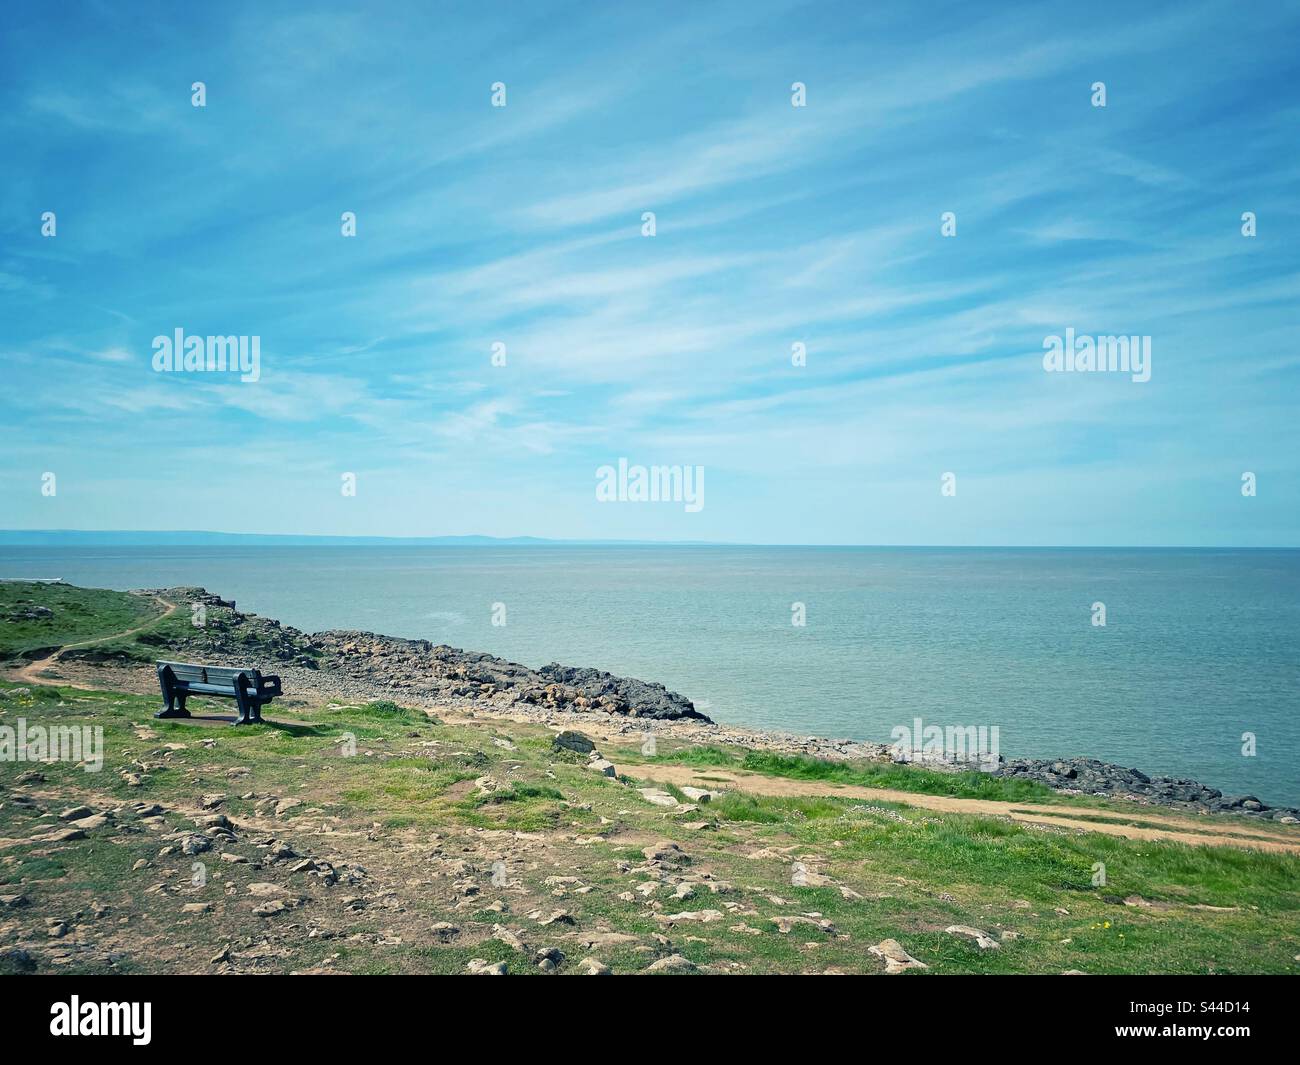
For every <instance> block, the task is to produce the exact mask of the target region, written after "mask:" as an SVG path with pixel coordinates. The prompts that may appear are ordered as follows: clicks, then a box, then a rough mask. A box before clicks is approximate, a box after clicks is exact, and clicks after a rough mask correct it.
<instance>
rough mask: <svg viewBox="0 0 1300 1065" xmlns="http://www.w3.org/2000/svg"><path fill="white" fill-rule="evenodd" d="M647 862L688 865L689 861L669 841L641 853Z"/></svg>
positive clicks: (678, 848) (684, 854)
mask: <svg viewBox="0 0 1300 1065" xmlns="http://www.w3.org/2000/svg"><path fill="white" fill-rule="evenodd" d="M641 853H642V854H644V855H645V860H646V861H647V862H666V863H670V864H672V865H690V863H691V859H690V858H689V857H688V856H687V854H686V852H685V851H683V850H682V849H681V847H679V846H677V844H676V843H673V842H672V841H671V840H663V841H662V842H660V843H655V844H653V845H652V846H649V847H646V848H644V849H643V850H642V851H641Z"/></svg>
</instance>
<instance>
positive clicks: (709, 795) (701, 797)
mask: <svg viewBox="0 0 1300 1065" xmlns="http://www.w3.org/2000/svg"><path fill="white" fill-rule="evenodd" d="M682 794H683V795H685V796H686V797H687V798H688V799H690V800H691V802H699V803H705V802H711V801H712V800H713V792H711V791H706V790H705V789H704V788H686V787H684V788H682Z"/></svg>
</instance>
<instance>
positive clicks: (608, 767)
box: [587, 758, 618, 780]
mask: <svg viewBox="0 0 1300 1065" xmlns="http://www.w3.org/2000/svg"><path fill="white" fill-rule="evenodd" d="M587 768H588V769H591V770H594V771H595V772H597V773H599V774H600V775H601V776H605V777H612V778H613V779H614V780H617V779H618V770H617V769H616V768H615V767H614V763H613V762H611V761H610V760H609V759H608V758H593V759H592V760H591V761H590V762H588V763H587Z"/></svg>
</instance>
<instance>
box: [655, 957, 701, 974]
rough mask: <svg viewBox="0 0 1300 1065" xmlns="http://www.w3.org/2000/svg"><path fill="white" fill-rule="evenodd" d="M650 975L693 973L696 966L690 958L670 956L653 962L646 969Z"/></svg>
mask: <svg viewBox="0 0 1300 1065" xmlns="http://www.w3.org/2000/svg"><path fill="white" fill-rule="evenodd" d="M645 971H646V972H648V973H693V972H695V971H696V966H695V963H694V962H693V961H691V960H690V959H689V958H683V957H682V956H681V955H680V954H669V955H668V957H666V958H660V959H659V960H658V961H657V962H653V963H652V964H650V965H648V966H647V967H646V969H645Z"/></svg>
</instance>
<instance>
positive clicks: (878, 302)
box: [0, 2, 1300, 545]
mask: <svg viewBox="0 0 1300 1065" xmlns="http://www.w3.org/2000/svg"><path fill="white" fill-rule="evenodd" d="M1138 7H1139V6H1138V5H1132V4H1129V3H1125V4H1097V5H1078V4H1073V3H1062V4H1043V5H1035V6H1034V7H1033V8H1032V9H1027V10H1025V11H1021V12H1015V13H1003V14H998V13H996V12H995V11H994V10H993V9H992V8H990V7H989V6H988V5H978V4H969V3H952V4H930V5H921V6H918V5H915V4H904V3H899V4H887V3H882V4H875V3H873V4H857V3H854V4H826V3H822V4H794V3H789V4H784V3H777V4H761V3H748V2H747V3H743V4H735V5H726V4H700V3H692V4H681V5H674V4H653V5H633V4H608V5H606V4H601V5H596V4H590V3H574V4H519V5H514V4H509V5H484V4H473V5H471V4H465V5H456V6H445V7H444V6H440V7H438V8H437V9H433V8H431V7H430V5H427V4H419V3H412V4H409V5H408V4H367V5H362V4H355V5H334V6H331V5H322V4H314V5H311V9H310V10H308V9H307V8H306V7H305V6H304V7H303V8H302V10H301V12H300V13H297V14H294V13H292V11H293V8H292V6H291V5H288V4H266V3H256V4H241V3H229V4H221V5H208V6H206V7H205V8H204V9H202V10H198V9H195V8H194V7H193V5H187V6H186V9H184V10H182V9H181V8H180V7H178V6H177V5H174V4H158V5H146V4H133V5H110V4H99V3H90V4H44V3H41V4H38V3H16V4H13V5H9V6H8V7H7V8H6V29H5V33H4V35H3V38H0V126H2V127H3V131H2V132H3V143H4V146H5V148H4V153H3V158H2V159H0V194H2V204H3V206H2V209H0V319H2V320H3V322H4V330H3V333H2V334H0V358H2V359H3V366H4V379H5V388H4V389H3V390H2V392H0V499H2V500H3V509H0V527H8V528H83V529H97V528H99V529H112V528H149V529H168V528H208V529H219V530H229V531H254V532H281V533H331V534H377V535H394V536H401V535H420V536H424V535H440V534H465V533H483V534H489V535H502V536H508V535H536V536H553V537H601V538H604V537H629V538H664V539H717V540H731V541H737V540H739V541H750V542H762V543H898V544H1084V545H1087V544H1096V545H1103V544H1239V545H1297V544H1300V487H1298V482H1297V477H1298V475H1300V462H1298V459H1297V456H1298V455H1300V448H1298V447H1297V435H1298V434H1297V428H1296V426H1297V422H1298V421H1300V419H1298V418H1297V404H1298V401H1300V350H1298V348H1297V337H1300V331H1298V330H1297V325H1300V320H1298V319H1300V311H1298V310H1297V308H1298V307H1300V302H1298V300H1297V297H1298V296H1300V253H1298V251H1297V249H1300V202H1298V201H1297V188H1298V187H1300V152H1297V129H1298V128H1300V99H1298V98H1300V77H1298V76H1297V75H1298V74H1300V71H1298V70H1297V66H1298V65H1300V60H1298V59H1297V57H1296V54H1295V40H1296V37H1297V29H1300V8H1298V7H1297V5H1295V4H1291V3H1269V4H1258V5H1250V6H1249V7H1247V8H1243V7H1241V6H1238V5H1230V4H1227V3H1217V4H1196V3H1176V4H1165V5H1161V4H1152V5H1141V8H1142V9H1141V10H1139V9H1138ZM123 9H125V10H128V11H129V12H130V13H129V14H126V15H123V14H122V13H121V10H123ZM195 81H203V82H204V83H205V84H206V87H207V106H206V107H204V108H196V107H193V106H192V105H191V89H190V87H191V84H192V83H193V82H195ZM497 81H501V82H504V83H505V85H506V87H507V106H506V107H504V108H494V107H492V106H491V100H490V91H491V90H490V86H491V85H492V83H493V82H497ZM796 81H800V82H803V83H805V84H806V86H807V106H806V107H803V108H795V107H792V106H791V85H792V83H793V82H796ZM1096 81H1102V82H1104V83H1105V85H1106V96H1107V106H1106V107H1105V108H1098V107H1094V106H1092V101H1091V96H1092V90H1091V86H1092V84H1093V83H1094V82H1096ZM46 211H53V212H55V213H56V216H57V236H55V237H52V238H51V237H43V236H42V235H41V216H42V213H43V212H46ZM344 211H353V212H356V215H357V229H358V233H357V236H356V237H354V238H345V237H343V236H342V235H341V234H340V215H341V214H342V212H344ZM645 211H653V212H655V214H656V221H657V232H656V235H655V236H654V237H644V236H642V235H641V217H642V213H643V212H645ZM946 211H952V212H955V214H956V216H957V235H956V236H955V237H943V236H942V235H941V232H940V218H941V216H942V214H943V213H944V212H946ZM1245 211H1252V212H1255V214H1256V216H1257V219H1258V222H1257V225H1258V235H1257V236H1255V237H1254V238H1247V237H1244V236H1243V235H1242V233H1241V220H1240V219H1241V215H1242V213H1243V212H1245ZM176 328H183V329H185V330H186V332H187V333H190V334H200V335H204V334H244V335H257V336H259V337H260V338H261V379H260V380H259V381H257V382H256V383H241V382H239V381H238V380H237V379H234V378H229V379H227V378H218V377H217V376H216V375H212V374H198V373H196V374H183V373H182V374H159V373H155V372H154V371H153V368H152V365H151V357H152V348H151V343H152V340H153V338H154V337H155V336H157V335H160V334H171V333H172V332H173V330H175V329H176ZM1067 328H1072V329H1074V330H1076V332H1078V333H1080V334H1085V333H1086V334H1140V335H1149V336H1150V337H1151V338H1152V375H1151V380H1150V381H1149V382H1146V383H1144V384H1143V383H1134V382H1133V381H1131V380H1130V379H1129V377H1127V376H1125V375H1119V374H1091V375H1087V374H1049V373H1046V372H1044V370H1043V367H1042V361H1041V360H1042V351H1043V341H1044V338H1045V337H1047V336H1049V335H1053V334H1056V335H1060V334H1063V333H1064V331H1065V330H1066V329H1067ZM496 341H500V342H503V343H504V344H505V345H506V352H507V354H506V365H505V366H493V365H492V364H491V362H490V354H491V346H492V344H493V343H494V342H496ZM796 342H802V343H804V344H805V345H806V348H807V353H808V356H807V365H806V366H803V367H796V366H792V365H791V357H790V356H791V345H792V344H794V343H796ZM620 457H625V458H627V459H628V461H629V462H630V463H634V464H638V463H639V464H645V465H657V464H681V465H690V466H703V467H704V468H705V471H706V480H705V489H706V495H705V506H704V508H703V509H702V510H700V511H698V512H695V513H688V512H686V510H685V508H684V507H682V506H681V505H673V504H664V503H658V504H636V503H621V504H611V503H599V502H597V500H596V495H595V484H596V475H595V471H596V469H597V467H599V466H601V465H603V464H606V463H615V462H617V460H618V459H619V458H620ZM1244 471H1251V472H1253V473H1255V474H1256V475H1257V478H1258V494H1257V495H1256V496H1255V497H1254V498H1246V497H1243V496H1242V493H1241V490H1240V484H1241V475H1242V473H1243V472H1244ZM46 472H53V473H55V474H56V476H57V494H56V495H55V496H52V497H51V496H47V495H43V494H42V492H41V484H42V480H41V479H42V474H44V473H46ZM344 472H352V473H355V474H356V476H357V494H356V496H355V497H345V496H343V495H342V494H341V492H340V483H341V475H342V474H343V473H344ZM946 472H952V473H954V474H956V478H957V482H956V483H957V494H956V495H955V496H952V497H945V496H943V495H942V494H941V492H940V483H941V482H940V478H941V475H942V474H944V473H946ZM176 493H182V494H185V495H186V498H187V500H188V501H187V502H186V503H185V504H184V506H183V507H181V508H179V509H178V508H176V507H175V505H174V503H173V500H174V499H175V497H176V496H175V494H176Z"/></svg>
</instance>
